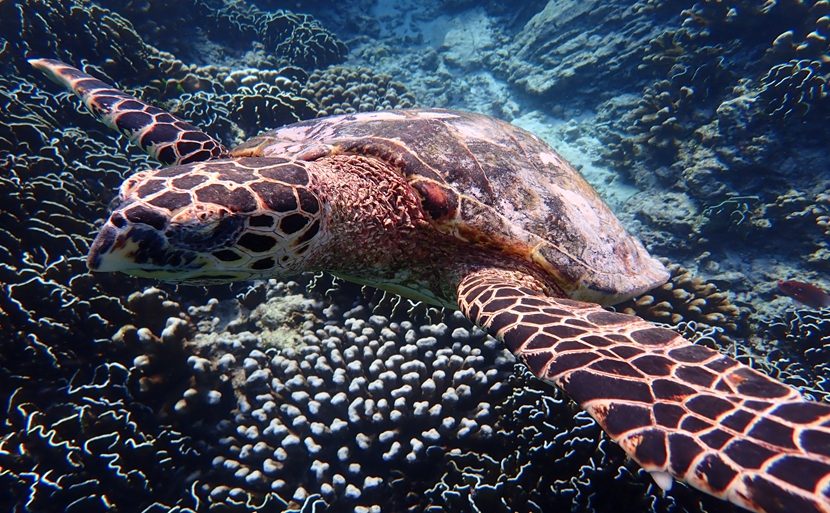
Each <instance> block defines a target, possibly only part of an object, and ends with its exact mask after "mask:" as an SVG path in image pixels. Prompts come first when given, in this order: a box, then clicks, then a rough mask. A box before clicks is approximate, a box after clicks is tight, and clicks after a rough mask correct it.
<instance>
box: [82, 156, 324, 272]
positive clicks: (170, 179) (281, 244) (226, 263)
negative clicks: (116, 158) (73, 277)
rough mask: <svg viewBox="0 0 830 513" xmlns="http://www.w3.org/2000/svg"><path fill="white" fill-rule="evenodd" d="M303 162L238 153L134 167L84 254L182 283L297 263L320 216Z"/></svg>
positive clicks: (93, 263)
mask: <svg viewBox="0 0 830 513" xmlns="http://www.w3.org/2000/svg"><path fill="white" fill-rule="evenodd" d="M307 165H308V164H307V163H304V162H292V161H289V160H285V159H279V158H240V159H222V160H213V161H208V162H201V163H197V164H188V165H184V166H175V167H170V168H166V169H159V170H154V171H145V172H141V173H137V174H135V175H133V176H132V177H130V178H129V179H128V180H127V181H126V182H124V184H123V185H122V186H121V191H120V194H119V205H118V206H117V208H116V209H115V210H114V211H113V212H112V214H111V215H110V217H109V219H108V220H107V222H106V223H105V224H104V226H103V228H102V229H101V231H100V232H99V234H98V236H97V237H96V239H95V241H94V242H93V244H92V247H91V248H90V251H89V256H88V259H87V264H88V266H89V268H90V269H91V270H93V271H122V272H125V273H127V274H131V275H134V276H142V277H151V278H156V279H161V280H164V281H170V282H178V283H188V284H208V283H227V282H231V281H238V280H251V279H257V278H273V277H280V276H289V275H292V274H296V273H297V272H299V271H302V270H306V269H308V268H309V266H310V260H313V255H314V253H315V252H314V251H312V249H313V248H314V247H315V245H316V242H317V240H316V239H319V237H318V232H319V229H320V224H321V219H320V213H321V208H320V206H321V205H320V200H319V198H317V197H316V196H315V194H314V193H312V192H311V191H310V190H309V188H308V185H309V174H308V172H307V171H306V166H307Z"/></svg>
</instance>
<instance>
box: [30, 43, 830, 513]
mask: <svg viewBox="0 0 830 513" xmlns="http://www.w3.org/2000/svg"><path fill="white" fill-rule="evenodd" d="M30 62H31V63H32V65H33V66H34V67H35V68H37V69H39V70H41V71H43V72H45V73H46V74H47V75H48V76H49V77H50V78H52V79H53V80H55V81H57V82H58V83H60V84H63V85H64V86H66V87H68V88H69V89H71V90H72V91H74V92H75V93H76V94H77V95H78V96H80V97H81V98H82V99H83V101H84V103H85V104H86V106H87V107H88V108H89V110H90V111H91V112H92V113H93V114H95V115H96V116H97V117H99V118H100V119H101V120H103V121H104V122H105V123H106V124H107V125H109V126H111V127H113V128H115V129H117V130H119V131H121V132H122V133H123V134H125V135H126V136H127V137H128V138H129V139H130V140H131V141H133V142H134V143H136V144H138V145H139V146H140V147H141V148H143V149H144V150H145V151H147V152H148V153H149V154H151V155H152V156H153V157H155V158H156V159H157V160H158V161H159V162H160V163H161V164H163V165H165V166H166V167H162V168H160V169H154V170H149V171H143V172H139V173H136V174H134V175H132V176H130V177H129V178H127V179H126V181H125V182H124V184H123V185H122V186H121V189H120V194H119V203H118V204H117V206H116V207H115V208H114V210H113V211H112V213H111V215H110V216H109V219H108V220H107V221H106V223H105V224H104V225H103V227H102V228H101V230H100V232H99V233H98V235H97V237H96V238H95V240H94V242H93V243H92V246H91V248H90V251H89V256H88V261H87V263H88V267H89V269H91V270H92V271H121V272H125V273H127V274H131V275H135V276H144V277H151V278H157V279H160V280H163V281H168V282H176V283H184V284H187V283H192V284H205V283H223V282H232V281H238V280H252V279H258V278H279V277H287V276H291V275H293V274H296V273H299V272H302V271H328V272H330V273H332V274H334V275H337V276H341V277H343V278H346V279H349V280H353V281H356V282H359V283H367V284H372V285H374V286H377V287H379V288H382V289H385V290H388V291H392V292H395V293H398V294H401V295H403V296H407V297H410V298H415V299H418V300H422V301H426V302H429V303H432V304H435V305H440V306H444V307H448V308H456V309H460V310H461V311H462V312H463V313H464V314H465V315H466V316H467V317H468V318H469V319H470V320H471V321H473V322H475V323H476V324H478V325H480V326H482V327H484V328H486V329H487V330H488V331H489V332H490V333H491V334H492V335H493V336H495V337H496V338H497V339H499V340H501V341H502V342H503V343H504V344H505V345H506V346H507V348H508V349H509V350H510V351H511V352H513V353H514V354H515V355H516V356H517V357H519V358H520V359H521V360H523V361H524V362H525V364H526V365H527V366H528V368H530V369H531V370H532V371H533V373H534V374H535V375H536V376H538V377H539V378H540V379H542V380H543V381H545V382H548V383H550V384H552V385H554V386H557V387H559V388H560V389H562V390H564V391H565V392H566V393H567V394H568V395H569V396H570V397H571V398H573V399H574V400H575V401H576V402H577V403H578V404H579V405H580V406H581V407H582V408H584V409H585V410H587V411H588V412H589V413H590V414H591V416H592V417H593V418H594V419H596V421H597V422H598V423H599V424H600V426H602V428H603V429H604V430H605V432H606V433H607V434H608V435H609V436H610V437H611V438H612V439H613V440H615V441H616V442H617V443H618V444H619V445H620V446H621V447H622V448H623V449H624V450H625V451H626V452H627V453H628V455H629V456H630V457H631V458H633V459H634V460H635V461H636V462H637V463H638V464H640V465H641V466H642V467H643V468H644V469H645V470H647V471H648V472H650V473H651V475H652V476H653V478H654V480H655V482H656V483H657V484H658V485H660V486H661V487H662V488H664V489H668V488H670V487H671V485H672V483H673V479H678V480H682V481H685V482H686V483H688V484H689V485H691V486H693V487H695V488H697V489H699V490H702V491H704V492H706V493H709V494H711V495H714V496H716V497H719V498H721V499H724V500H729V501H731V502H733V503H735V504H738V505H740V506H743V507H745V508H748V509H750V510H753V511H758V512H767V513H772V512H785V511H798V512H799V513H811V512H824V513H830V405H828V404H824V403H817V402H812V401H809V400H806V399H804V398H803V397H802V396H801V395H800V394H799V393H798V392H797V391H796V390H794V389H793V388H790V387H788V386H786V385H784V384H782V383H780V382H778V381H775V380H773V379H771V378H769V377H767V376H765V375H763V374H761V373H759V372H757V371H755V370H753V369H751V368H749V367H747V366H745V365H742V364H740V363H739V362H737V361H735V360H733V359H731V358H729V357H727V356H725V355H722V354H720V353H718V352H716V351H713V350H711V349H708V348H706V347H702V346H699V345H695V344H692V343H691V342H689V341H687V340H685V339H683V338H682V337H680V336H679V335H677V334H676V333H675V332H673V331H671V330H668V329H665V328H660V327H656V326H654V325H652V324H649V323H648V322H646V321H644V320H643V319H640V318H638V317H634V316H629V315H623V314H620V313H615V312H611V311H607V310H606V309H603V308H602V307H601V306H600V305H609V304H614V303H616V302H618V301H622V300H624V299H627V298H630V297H632V296H635V295H637V294H640V293H642V292H644V291H646V290H648V289H650V288H652V287H655V286H657V285H660V284H662V283H664V282H665V281H666V280H667V279H668V273H667V272H666V270H665V268H664V267H663V266H662V265H661V264H660V263H659V262H658V261H657V260H656V259H654V258H652V257H651V256H649V254H648V253H647V252H646V250H645V249H644V247H643V246H642V244H640V243H639V242H638V241H637V240H635V239H634V238H633V237H631V236H630V235H629V234H628V233H627V232H626V231H625V229H624V228H623V226H622V225H621V223H620V222H619V221H618V220H617V218H616V217H615V216H614V214H613V213H612V212H611V210H610V209H609V208H608V206H607V205H606V204H605V203H604V202H603V201H602V199H601V198H600V197H599V195H598V194H597V193H596V192H595V191H594V189H593V188H591V186H590V185H589V184H588V183H587V182H586V181H585V180H584V179H583V178H582V177H581V176H580V174H579V173H578V172H577V171H576V170H574V168H573V167H571V166H570V165H569V164H568V163H567V162H566V161H565V160H564V159H563V158H562V157H561V156H559V154H557V153H556V152H555V151H554V150H553V149H551V148H550V147H549V146H548V145H546V144H545V143H543V142H542V141H541V140H540V139H538V138H537V137H535V136H534V135H532V134H530V133H529V132H526V131H524V130H521V129H519V128H517V127H515V126H512V125H510V124H508V123H505V122H502V121H499V120H496V119H493V118H490V117H487V116H483V115H478V114H471V113H462V112H453V111H448V110H440V109H421V110H395V111H386V112H367V113H360V114H348V115H340V116H333V117H327V118H321V119H315V120H312V121H305V122H300V123H296V124H292V125H288V126H284V127H282V128H279V129H277V130H273V131H270V132H266V133H263V134H261V135H259V136H257V137H254V138H253V139H251V140H249V141H247V142H246V143H244V144H242V145H241V146H239V147H237V148H235V149H234V150H232V151H228V150H226V149H225V148H224V146H223V145H222V144H221V143H220V142H218V141H216V140H214V139H213V138H212V137H210V136H208V135H207V134H205V133H203V132H202V131H201V130H199V129H198V128H197V127H195V126H193V125H190V124H188V123H186V122H184V121H182V120H180V119H178V118H176V117H174V116H172V115H171V114H169V113H167V112H165V111H163V110H161V109H158V108H156V107H153V106H150V105H147V104H145V103H143V102H141V101H140V100H138V99H136V98H133V97H131V96H129V95H127V94H125V93H123V92H120V91H118V90H116V89H113V88H112V87H111V86H110V85H108V84H106V83H104V82H101V81H99V80H97V79H95V78H93V77H91V76H89V75H86V74H84V73H82V72H81V71H79V70H77V69H75V68H73V67H71V66H68V65H66V64H64V63H61V62H59V61H54V60H47V59H37V60H34V59H33V60H31V61H30Z"/></svg>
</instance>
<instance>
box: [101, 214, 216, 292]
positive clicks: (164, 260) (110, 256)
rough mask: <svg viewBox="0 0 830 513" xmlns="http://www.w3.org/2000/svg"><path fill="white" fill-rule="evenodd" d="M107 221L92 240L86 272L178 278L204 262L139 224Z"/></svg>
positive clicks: (163, 278)
mask: <svg viewBox="0 0 830 513" xmlns="http://www.w3.org/2000/svg"><path fill="white" fill-rule="evenodd" d="M121 225H122V226H121V227H118V226H116V225H115V224H113V217H110V219H109V220H108V221H107V223H106V224H105V225H104V227H103V228H102V229H101V231H100V232H99V233H98V236H97V237H95V240H94V241H93V242H92V246H91V247H90V248H89V255H87V259H86V265H87V267H88V268H89V270H90V271H97V272H116V271H118V272H123V273H125V274H129V275H132V276H141V277H147V278H156V279H160V280H164V281H179V280H181V279H183V278H186V277H187V276H188V275H190V274H194V273H196V274H198V271H199V269H200V268H201V267H202V266H203V265H204V262H203V261H201V260H200V259H199V258H198V255H197V254H196V253H195V252H193V251H186V250H181V249H173V248H171V247H170V245H169V244H168V241H167V238H166V237H165V236H164V234H163V233H162V232H160V231H158V230H157V229H155V228H153V227H152V226H148V225H145V224H141V223H126V224H125V223H121Z"/></svg>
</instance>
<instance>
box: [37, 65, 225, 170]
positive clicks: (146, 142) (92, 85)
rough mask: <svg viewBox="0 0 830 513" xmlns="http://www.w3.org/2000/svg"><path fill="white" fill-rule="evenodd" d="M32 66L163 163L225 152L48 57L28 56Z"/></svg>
mask: <svg viewBox="0 0 830 513" xmlns="http://www.w3.org/2000/svg"><path fill="white" fill-rule="evenodd" d="M29 63H30V64H31V65H32V66H34V68H35V69H38V70H40V71H42V72H43V73H44V74H45V75H46V76H48V77H49V78H50V79H52V80H53V81H54V82H57V83H58V84H60V85H62V86H64V87H66V88H67V89H69V90H71V91H73V92H74V93H75V94H76V95H78V97H79V98H81V99H82V100H83V101H84V104H85V105H86V106H87V108H88V109H89V110H90V112H92V113H93V114H94V115H95V117H97V118H98V119H100V120H101V121H103V122H104V124H106V125H107V126H109V127H110V128H114V129H116V130H118V131H119V132H121V133H122V134H124V135H125V136H127V138H128V139H129V140H130V141H131V142H133V143H134V144H137V145H138V146H139V147H141V149H142V150H144V151H145V152H147V153H148V154H149V155H150V156H151V157H153V158H154V159H156V160H158V161H159V162H161V163H162V164H164V165H168V166H177V165H179V164H187V163H189V162H200V161H204V160H209V159H215V158H219V157H222V156H226V155H227V153H228V152H227V150H226V149H225V148H224V146H222V143H220V142H219V141H217V140H216V139H214V138H212V137H211V136H209V135H207V134H206V133H204V132H202V131H201V130H199V129H198V128H196V127H195V126H193V125H191V124H190V123H187V122H186V121H183V120H181V119H179V118H177V117H175V116H173V115H172V114H169V113H167V112H165V111H163V110H161V109H159V108H157V107H153V106H152V105H147V104H145V103H143V102H141V101H140V100H138V99H137V98H135V97H133V96H130V95H129V94H127V93H123V92H121V91H119V90H117V89H114V88H113V87H112V86H110V85H109V84H107V83H105V82H102V81H100V80H98V79H96V78H94V77H91V76H89V75H87V74H86V73H84V72H82V71H80V70H77V69H75V68H73V67H72V66H69V65H68V64H64V63H63V62H61V61H56V60H52V59H29Z"/></svg>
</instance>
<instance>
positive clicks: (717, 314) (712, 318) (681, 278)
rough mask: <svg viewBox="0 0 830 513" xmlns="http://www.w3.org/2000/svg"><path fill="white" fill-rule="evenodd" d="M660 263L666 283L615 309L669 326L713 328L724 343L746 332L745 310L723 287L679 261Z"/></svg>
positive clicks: (719, 340) (698, 329)
mask: <svg viewBox="0 0 830 513" xmlns="http://www.w3.org/2000/svg"><path fill="white" fill-rule="evenodd" d="M664 264H665V265H666V268H667V269H668V270H669V272H670V273H671V278H669V281H668V282H667V283H665V284H664V285H661V286H660V287H657V288H654V289H652V290H650V291H648V292H647V293H646V294H643V295H641V296H639V297H636V298H633V299H630V300H628V301H626V302H624V303H620V304H618V305H616V306H615V307H614V308H615V310H617V311H618V312H623V313H627V314H631V315H638V316H640V317H642V318H643V319H646V320H649V321H652V322H657V323H663V324H668V325H672V326H678V325H680V324H681V323H685V324H689V323H693V324H695V325H696V330H697V331H706V330H708V329H709V328H717V331H716V332H717V335H716V336H715V338H716V340H717V341H718V342H719V343H720V344H722V345H726V346H728V345H730V344H732V343H733V342H734V340H733V338H732V337H735V336H743V335H746V334H747V333H748V326H747V325H746V312H742V311H741V309H740V308H738V307H737V306H736V305H734V304H732V303H731V302H730V301H729V297H728V294H727V293H726V292H725V291H722V290H720V289H718V287H717V285H715V284H714V283H710V282H706V281H705V280H703V279H701V278H699V277H697V276H695V275H694V273H692V272H691V271H689V270H688V269H686V268H684V267H682V266H681V265H679V264H671V263H669V262H665V261H664Z"/></svg>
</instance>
